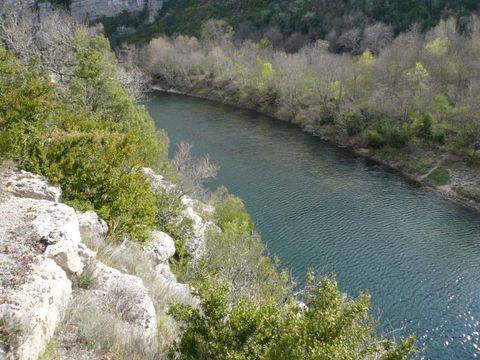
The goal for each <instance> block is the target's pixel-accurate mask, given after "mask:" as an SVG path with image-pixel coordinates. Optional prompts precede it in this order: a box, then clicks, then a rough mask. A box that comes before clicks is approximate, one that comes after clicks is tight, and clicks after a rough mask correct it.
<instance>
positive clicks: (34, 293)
mask: <svg viewBox="0 0 480 360" xmlns="http://www.w3.org/2000/svg"><path fill="white" fill-rule="evenodd" d="M0 183H1V184H2V185H3V186H2V189H3V193H2V194H1V199H0V249H1V251H0V254H1V256H0V279H1V284H0V285H1V288H0V304H1V305H0V320H1V322H2V324H3V325H2V326H0V332H1V333H2V336H1V337H0V339H1V340H0V342H2V341H3V343H2V344H1V345H0V347H2V348H3V349H4V350H5V351H6V352H7V354H9V355H8V356H10V357H11V358H14V359H36V358H37V357H38V356H39V355H40V354H41V353H42V352H43V350H44V348H45V345H46V343H47V341H48V340H49V338H50V337H51V336H52V335H53V333H54V332H55V328H56V326H57V323H58V322H59V321H60V320H61V319H62V317H63V315H64V312H65V309H66V308H67V306H68V302H69V300H70V298H71V293H72V285H71V282H70V280H69V279H68V276H67V273H66V272H65V271H68V272H69V273H73V272H81V270H82V268H83V264H82V263H81V261H80V258H79V257H78V254H77V251H76V249H77V246H78V243H79V242H80V232H79V229H78V221H77V217H76V215H75V212H74V211H73V209H71V208H69V207H68V206H66V205H63V204H59V203H57V202H55V201H58V198H59V196H60V191H59V189H54V188H52V187H50V186H49V185H48V183H47V182H46V181H45V180H44V179H43V178H41V177H37V176H34V175H32V174H28V173H24V172H16V171H10V172H6V173H4V174H2V178H1V179H0ZM19 196H20V197H19ZM27 196H32V197H33V199H32V198H27ZM39 199H40V200H39ZM44 199H50V200H52V201H48V200H44Z"/></svg>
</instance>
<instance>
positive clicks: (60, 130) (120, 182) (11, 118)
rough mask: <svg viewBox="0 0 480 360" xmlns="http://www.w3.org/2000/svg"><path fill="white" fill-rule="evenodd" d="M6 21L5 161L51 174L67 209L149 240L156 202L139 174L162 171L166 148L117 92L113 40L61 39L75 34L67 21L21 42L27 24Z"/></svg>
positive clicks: (1, 107) (1, 68) (82, 35)
mask: <svg viewBox="0 0 480 360" xmlns="http://www.w3.org/2000/svg"><path fill="white" fill-rule="evenodd" d="M3 20H4V22H3V23H2V27H3V32H2V38H3V40H4V44H5V46H7V47H10V48H11V51H6V50H5V49H4V48H3V47H2V48H0V94H1V96H0V127H1V129H2V137H1V138H0V156H1V158H2V159H11V160H14V161H15V162H16V163H17V164H18V166H20V167H22V168H24V169H26V170H29V171H33V172H36V173H41V174H44V175H46V176H47V177H48V178H49V179H50V181H51V182H52V183H53V184H55V185H60V186H61V187H62V189H63V196H64V200H65V201H66V202H68V203H70V204H72V205H74V206H75V207H77V208H79V209H82V210H87V209H93V210H96V211H97V212H98V213H99V214H100V216H102V217H103V218H105V219H106V220H107V221H108V223H109V228H110V230H111V232H112V234H115V235H117V236H121V235H131V236H134V237H137V238H140V239H142V238H145V237H146V234H147V231H148V230H150V229H153V228H155V227H156V213H157V210H158V199H157V198H156V197H155V196H154V194H153V193H152V191H151V189H150V183H149V182H148V180H147V178H146V177H145V175H144V174H143V173H142V167H143V166H152V167H156V168H158V167H161V166H164V165H165V163H166V150H167V146H168V142H167V138H166V135H165V134H163V133H157V132H156V130H155V126H154V123H153V121H152V119H151V118H150V116H149V115H148V113H147V112H146V110H145V109H144V108H143V107H141V106H138V105H136V104H135V100H134V99H133V98H132V97H131V96H129V95H128V94H127V92H126V91H125V89H123V88H122V87H121V86H120V83H119V80H118V73H117V67H116V60H115V58H114V56H113V54H112V53H111V51H110V45H109V43H108V41H107V40H106V39H105V38H104V37H103V36H101V35H93V36H92V35H90V34H89V33H88V30H87V29H86V28H83V27H78V28H76V29H75V31H74V33H68V32H67V33H62V32H63V31H66V30H71V29H66V28H62V26H61V25H62V22H60V21H61V18H60V17H56V20H58V21H56V20H55V21H52V24H53V23H55V26H56V27H57V28H58V29H59V32H57V33H53V32H50V30H52V29H54V28H53V27H52V28H48V29H47V28H40V29H38V30H37V32H35V31H34V30H33V29H34V27H32V28H31V29H30V30H31V32H30V33H27V34H21V32H20V30H19V29H22V26H23V29H26V28H28V26H29V25H30V22H29V21H30V20H29V19H28V20H22V18H15V19H14V18H11V19H7V18H4V19H3ZM22 21H24V22H27V23H23V24H20V23H19V22H22ZM63 24H66V22H63ZM44 26H47V23H46V24H44ZM72 26H73V25H72ZM12 29H17V32H18V34H17V36H16V37H15V36H11V35H12V33H9V30H12ZM52 31H53V30H52ZM21 35H25V36H32V39H31V40H32V41H37V42H36V45H37V46H38V47H37V48H36V47H35V46H33V45H28V44H27V42H26V41H24V40H25V39H23V38H21ZM10 36H11V37H10ZM56 36H58V37H59V38H58V39H56V38H55V37H56ZM10 39H13V42H10V41H9V40H10ZM26 44H27V45H28V46H23V45H26ZM47 50H48V52H47ZM50 51H51V52H50ZM15 55H16V56H15ZM52 79H53V80H52Z"/></svg>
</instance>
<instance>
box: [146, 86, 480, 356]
mask: <svg viewBox="0 0 480 360" xmlns="http://www.w3.org/2000/svg"><path fill="white" fill-rule="evenodd" d="M147 107H148V109H149V111H150V113H151V115H152V116H153V118H154V119H155V120H156V123H157V125H158V127H159V128H164V129H166V130H167V132H168V133H169V135H170V138H171V142H172V144H175V143H178V142H179V141H180V140H187V141H189V142H191V143H193V144H194V146H195V148H194V150H195V151H196V152H197V153H198V154H205V153H209V154H210V156H211V158H212V159H213V160H215V161H217V162H218V163H219V164H220V165H221V169H220V172H219V176H218V178H217V179H216V180H215V182H214V183H213V184H211V186H212V187H213V188H214V187H216V186H218V185H225V186H227V187H228V188H229V189H230V190H231V191H232V192H233V193H235V194H237V195H239V196H240V197H242V198H243V199H244V201H245V204H246V206H247V209H248V210H249V211H250V213H251V214H252V216H253V218H254V219H255V221H256V222H257V229H258V231H259V232H260V233H261V235H262V237H263V239H264V241H265V242H266V243H267V245H268V247H269V249H270V251H271V252H272V253H273V254H274V255H277V256H279V258H280V259H281V261H282V264H283V265H284V266H286V267H288V268H289V269H290V270H291V271H292V273H293V274H294V275H295V276H297V277H299V278H300V279H303V278H304V275H305V272H306V270H307V269H308V268H309V267H314V268H315V269H317V270H318V271H321V272H323V273H328V274H330V273H335V274H336V275H337V278H338V280H339V282H340V284H341V286H342V288H343V290H345V291H347V292H348V293H349V294H350V295H356V294H358V293H359V292H360V291H362V290H365V289H368V291H370V293H371V294H372V297H373V301H374V305H375V307H376V309H381V310H379V315H380V318H381V323H382V328H383V329H384V330H385V331H390V330H392V329H398V328H402V329H403V330H402V331H404V332H406V333H411V332H415V333H416V334H417V338H418V341H419V345H420V346H427V348H428V349H427V351H426V352H425V353H424V354H423V355H424V358H426V359H453V358H455V359H471V358H476V357H477V356H480V348H479V347H480V339H479V331H480V330H479V320H480V271H479V270H480V215H479V214H478V213H476V212H474V211H470V210H468V209H465V208H462V207H460V206H458V205H456V204H453V203H450V202H448V201H446V200H443V199H441V198H438V197H435V196H433V195H432V194H430V193H428V192H427V191H425V190H424V189H422V188H419V187H416V186H413V185H411V184H408V183H406V182H405V181H404V180H403V179H401V178H400V177H399V176H397V175H396V174H394V173H392V172H391V171H388V170H386V169H385V168H383V167H381V166H378V165H374V164H370V163H368V162H367V161H365V160H364V159H361V158H358V157H355V156H353V155H352V154H351V153H349V152H348V151H346V150H342V149H338V148H336V147H334V146H332V145H329V144H327V143H324V142H322V141H320V140H318V139H317V138H314V137H312V136H309V135H307V134H304V133H302V132H301V131H300V130H299V129H297V128H295V127H294V126H291V125H289V124H285V123H282V122H279V121H276V120H271V119H269V118H267V117H264V116H261V115H258V114H256V113H253V112H249V111H244V110H239V109H235V108H231V107H226V106H222V105H219V104H216V103H212V102H208V101H203V100H198V99H192V98H187V97H182V96H178V95H168V94H156V95H155V96H154V97H153V99H152V100H151V101H150V103H149V104H148V106H147ZM172 147H173V145H172ZM402 331H401V332H402Z"/></svg>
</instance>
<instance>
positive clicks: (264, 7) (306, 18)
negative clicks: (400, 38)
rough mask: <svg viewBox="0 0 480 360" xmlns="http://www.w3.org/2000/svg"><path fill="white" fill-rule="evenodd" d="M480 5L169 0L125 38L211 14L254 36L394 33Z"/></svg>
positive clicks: (173, 28)
mask: <svg viewBox="0 0 480 360" xmlns="http://www.w3.org/2000/svg"><path fill="white" fill-rule="evenodd" d="M478 10H479V4H478V2H476V1H472V0H443V1H433V2H432V1H428V0H417V1H409V2H404V1H390V2H375V1H360V0H356V1H350V2H348V3H346V2H343V1H340V2H328V1H307V0H300V1H294V2H292V1H288V0H280V1H273V0H260V1H247V2H240V3H235V4H232V3H231V2H212V1H207V0H199V1H198V0H197V1H194V0H179V1H171V2H167V3H165V4H164V6H163V7H162V9H161V11H160V12H159V14H158V16H157V18H156V19H155V22H154V23H153V24H150V23H148V22H147V21H145V22H144V23H143V24H142V26H140V27H139V28H138V29H137V32H136V33H134V34H131V35H129V34H126V35H124V38H126V39H128V40H129V41H131V42H138V41H142V42H148V41H149V40H150V39H151V38H152V37H154V36H158V35H159V34H167V35H169V36H170V35H173V34H186V35H195V36H199V35H200V32H201V30H200V29H201V26H202V23H204V22H205V21H206V20H208V19H223V20H225V21H227V22H228V23H230V24H232V25H233V27H234V28H235V30H236V31H237V33H239V32H240V31H239V30H242V33H243V36H247V37H249V36H251V37H255V35H256V34H258V33H260V34H261V33H265V32H266V31H267V30H268V29H270V28H271V27H277V28H278V30H279V31H280V34H281V35H282V36H283V37H284V38H285V39H287V38H288V37H289V36H290V35H292V34H294V33H297V34H308V37H309V38H310V39H313V40H316V39H319V38H322V39H324V38H325V37H326V36H327V34H329V33H330V34H332V33H340V34H341V33H342V31H345V30H347V31H348V30H350V29H351V28H352V26H354V27H358V28H360V30H363V28H364V27H365V26H366V25H368V24H371V23H373V22H382V23H385V24H388V25H391V26H392V27H393V30H394V32H395V34H398V33H399V32H401V31H407V30H408V29H410V28H411V27H412V25H413V24H419V25H420V27H421V29H422V30H427V29H429V28H431V27H433V26H435V25H436V24H437V23H438V21H439V20H440V19H441V18H442V16H443V15H444V14H445V13H449V14H450V15H456V16H457V17H466V16H468V14H471V13H475V12H478ZM352 22H353V24H352ZM245 33H246V34H245ZM333 45H334V48H336V47H337V46H336V44H333Z"/></svg>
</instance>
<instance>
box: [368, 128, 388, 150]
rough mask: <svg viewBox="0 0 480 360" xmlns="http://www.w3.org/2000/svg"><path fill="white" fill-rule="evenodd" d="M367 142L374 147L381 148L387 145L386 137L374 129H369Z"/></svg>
mask: <svg viewBox="0 0 480 360" xmlns="http://www.w3.org/2000/svg"><path fill="white" fill-rule="evenodd" d="M367 142H368V147H370V148H372V149H380V148H382V147H384V146H385V145H386V141H385V138H384V137H383V136H382V135H380V134H379V132H378V131H377V130H373V129H371V130H368V131H367Z"/></svg>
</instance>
